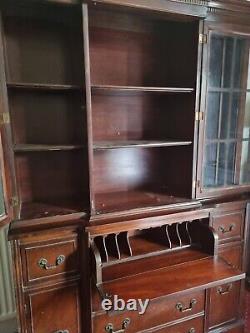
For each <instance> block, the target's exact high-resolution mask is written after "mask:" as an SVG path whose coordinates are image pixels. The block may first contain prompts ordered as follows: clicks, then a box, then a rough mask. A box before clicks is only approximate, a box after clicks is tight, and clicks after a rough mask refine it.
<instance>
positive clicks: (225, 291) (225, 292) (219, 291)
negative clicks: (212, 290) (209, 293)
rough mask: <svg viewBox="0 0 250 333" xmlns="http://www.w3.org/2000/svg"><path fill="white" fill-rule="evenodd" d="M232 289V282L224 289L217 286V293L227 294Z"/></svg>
mask: <svg viewBox="0 0 250 333" xmlns="http://www.w3.org/2000/svg"><path fill="white" fill-rule="evenodd" d="M232 289H233V284H232V283H230V284H229V285H228V287H227V288H226V289H223V288H222V287H218V288H217V293H218V294H220V295H226V294H229V293H230V291H231V290H232Z"/></svg>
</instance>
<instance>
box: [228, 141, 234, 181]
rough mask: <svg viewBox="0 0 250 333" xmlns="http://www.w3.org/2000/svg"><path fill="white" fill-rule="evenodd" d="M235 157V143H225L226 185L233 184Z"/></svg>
mask: <svg viewBox="0 0 250 333" xmlns="http://www.w3.org/2000/svg"><path fill="white" fill-rule="evenodd" d="M235 158H236V143H235V142H230V143H229V144H228V145H227V155H226V159H227V163H226V167H227V169H226V185H233V184H234V175H235V169H234V166H235Z"/></svg>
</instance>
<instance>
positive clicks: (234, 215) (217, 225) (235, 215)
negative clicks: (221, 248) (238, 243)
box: [212, 211, 245, 242]
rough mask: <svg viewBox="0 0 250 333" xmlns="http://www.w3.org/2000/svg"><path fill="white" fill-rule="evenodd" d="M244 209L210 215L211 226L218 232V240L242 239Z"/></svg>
mask: <svg viewBox="0 0 250 333" xmlns="http://www.w3.org/2000/svg"><path fill="white" fill-rule="evenodd" d="M244 217H245V214H244V211H236V212H227V213H223V214H220V215H219V214H218V215H217V214H215V215H213V216H212V226H213V228H214V229H215V231H216V232H217V233H218V236H219V241H220V242H226V241H232V240H237V239H242V238H243V234H244Z"/></svg>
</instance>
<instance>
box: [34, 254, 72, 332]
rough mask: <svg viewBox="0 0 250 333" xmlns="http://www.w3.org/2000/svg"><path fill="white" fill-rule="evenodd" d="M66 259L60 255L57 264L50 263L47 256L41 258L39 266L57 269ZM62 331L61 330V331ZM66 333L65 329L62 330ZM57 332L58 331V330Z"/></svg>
mask: <svg viewBox="0 0 250 333" xmlns="http://www.w3.org/2000/svg"><path fill="white" fill-rule="evenodd" d="M64 261H65V256H64V255H62V254H61V255H60V256H58V257H57V258H56V263H55V265H49V264H48V260H47V259H45V258H41V259H40V260H39V261H38V266H39V267H40V268H41V269H46V270H49V269H55V268H57V266H60V265H61V264H63V263H64ZM59 332H60V331H59ZM62 332H63V333H64V331H62ZM56 333H57V332H56ZM65 333H68V332H67V331H65Z"/></svg>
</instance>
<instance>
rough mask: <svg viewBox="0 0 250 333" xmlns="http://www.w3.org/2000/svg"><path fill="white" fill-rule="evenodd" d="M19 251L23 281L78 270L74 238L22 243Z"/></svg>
mask: <svg viewBox="0 0 250 333" xmlns="http://www.w3.org/2000/svg"><path fill="white" fill-rule="evenodd" d="M21 253H22V262H23V267H24V268H23V269H24V274H23V276H24V282H25V283H32V282H36V281H37V280H38V281H39V282H40V280H41V279H44V278H48V277H52V276H57V277H62V275H66V274H76V273H77V272H78V270H79V264H78V253H77V239H76V238H74V239H65V240H60V241H53V242H52V241H51V242H49V243H48V242H41V243H37V244H27V245H22V247H21Z"/></svg>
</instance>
